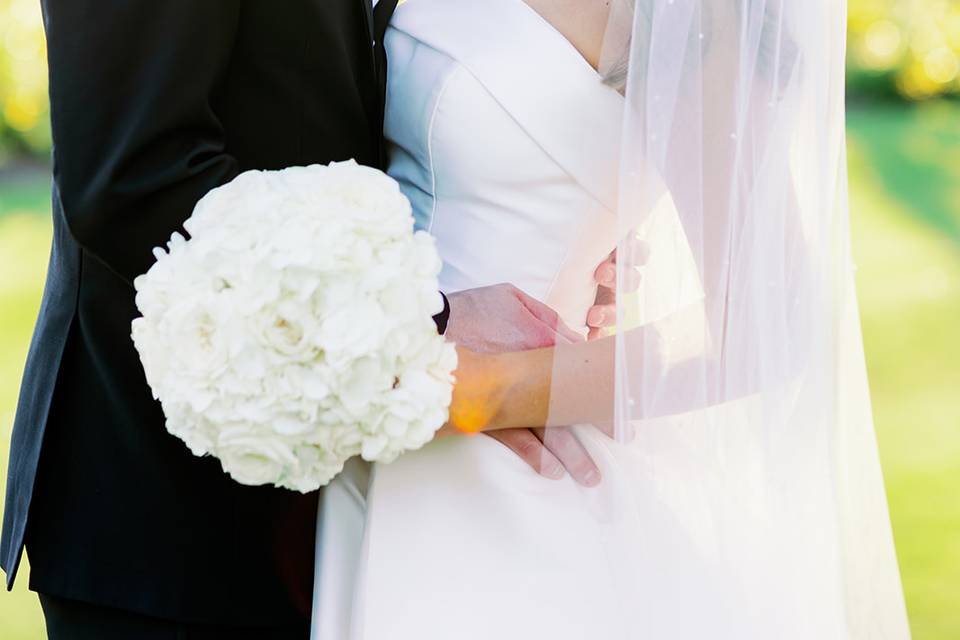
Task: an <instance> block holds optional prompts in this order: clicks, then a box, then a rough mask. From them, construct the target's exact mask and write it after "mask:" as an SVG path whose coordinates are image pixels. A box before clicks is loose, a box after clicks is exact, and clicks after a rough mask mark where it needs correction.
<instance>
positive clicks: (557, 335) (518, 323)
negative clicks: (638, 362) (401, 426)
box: [445, 241, 648, 487]
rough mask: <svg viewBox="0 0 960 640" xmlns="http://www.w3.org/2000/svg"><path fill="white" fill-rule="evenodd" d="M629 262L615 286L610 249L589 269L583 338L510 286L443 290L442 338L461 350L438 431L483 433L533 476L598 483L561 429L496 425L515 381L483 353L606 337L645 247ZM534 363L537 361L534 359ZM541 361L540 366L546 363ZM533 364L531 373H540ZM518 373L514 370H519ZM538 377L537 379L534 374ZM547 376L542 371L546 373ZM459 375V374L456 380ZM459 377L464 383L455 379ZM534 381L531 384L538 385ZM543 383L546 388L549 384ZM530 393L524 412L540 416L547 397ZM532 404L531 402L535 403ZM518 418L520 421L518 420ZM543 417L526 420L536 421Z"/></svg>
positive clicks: (582, 452) (634, 250) (635, 280)
mask: <svg viewBox="0 0 960 640" xmlns="http://www.w3.org/2000/svg"><path fill="white" fill-rule="evenodd" d="M629 254H630V256H629V258H628V259H629V262H628V263H627V264H624V265H621V266H622V267H623V268H622V269H621V273H622V274H623V275H622V276H621V277H622V278H623V279H624V282H621V283H620V286H619V287H618V283H617V271H618V269H617V252H616V251H614V252H613V253H611V254H610V256H608V258H607V259H606V260H604V261H603V262H602V263H601V264H600V265H599V266H598V267H597V269H596V270H595V272H594V279H595V280H596V282H597V296H596V301H595V303H594V305H593V306H592V307H591V308H590V309H589V310H588V311H587V312H586V316H585V321H584V324H585V326H586V329H587V331H586V337H585V336H584V335H583V334H581V333H578V332H577V331H574V330H573V329H571V328H570V327H569V326H567V324H566V323H565V322H564V321H563V319H561V318H560V316H559V315H558V314H557V313H556V312H555V311H554V310H553V309H551V308H550V307H549V306H547V305H545V304H544V303H542V302H540V301H538V300H536V299H534V298H532V297H530V296H528V295H527V294H525V293H524V292H522V291H520V290H519V289H517V288H516V287H514V286H513V285H510V284H498V285H494V286H489V287H483V288H478V289H469V290H466V291H461V292H459V293H454V294H451V295H449V301H450V319H449V323H448V325H447V332H446V335H447V337H448V338H449V339H450V340H452V341H453V342H455V343H456V344H457V346H458V348H460V350H461V367H460V370H459V371H458V388H457V392H456V393H457V394H458V395H459V398H455V400H454V406H453V407H451V423H452V424H451V425H450V426H448V427H446V428H445V430H446V431H447V432H448V433H449V432H453V431H483V432H484V434H485V435H487V436H489V437H492V438H494V439H496V440H498V441H500V442H501V443H503V444H504V445H506V446H507V447H508V448H509V449H511V450H512V451H514V452H515V453H516V454H517V455H519V456H520V457H521V458H522V459H523V460H524V461H525V462H526V463H527V464H529V465H530V466H531V467H532V468H533V469H534V470H536V471H537V472H538V473H540V474H541V475H543V476H545V477H548V478H554V479H560V478H562V477H564V475H565V474H566V473H569V474H570V475H571V476H572V477H573V478H574V480H576V481H577V482H579V483H580V484H582V485H584V486H587V487H592V486H596V485H597V484H599V483H600V480H601V477H600V471H599V469H598V468H597V465H596V464H595V463H594V461H593V460H592V459H591V457H590V455H589V453H588V452H587V450H586V449H585V448H584V446H583V445H582V444H581V443H580V441H579V440H578V439H577V437H576V435H575V434H574V432H573V430H571V429H570V428H569V427H566V426H554V427H552V428H550V429H549V437H547V434H548V431H547V429H545V428H543V427H542V426H537V427H534V428H526V427H512V428H504V426H503V424H509V423H511V420H505V421H499V420H497V419H496V414H497V412H498V411H500V410H502V407H503V405H504V404H505V403H502V402H500V401H499V396H500V395H501V394H504V393H506V392H507V391H506V389H515V390H516V391H517V392H519V393H521V394H522V393H523V390H522V388H520V389H516V387H517V385H516V384H514V382H515V379H514V380H512V381H510V382H507V383H506V384H504V382H503V378H504V376H503V373H504V370H503V368H502V367H490V366H489V365H488V364H486V361H485V360H484V354H508V353H515V352H526V351H534V350H539V351H540V352H541V353H544V354H545V353H546V352H547V350H549V349H550V348H552V347H555V346H557V345H560V344H572V343H577V342H584V341H585V340H591V341H592V340H596V339H598V338H603V337H605V336H606V335H607V333H608V330H609V329H610V327H612V326H613V325H614V324H615V323H616V319H617V312H616V298H617V290H618V288H619V290H620V291H622V292H632V291H635V290H636V289H637V287H638V286H639V284H640V273H639V268H640V267H641V266H643V264H645V263H646V260H647V256H648V251H647V248H646V246H645V245H644V244H643V243H640V242H639V241H638V242H636V243H634V246H631V247H630V250H629ZM541 360H542V359H541ZM549 366H550V365H549V364H548V365H546V368H549ZM544 369H545V367H540V369H539V370H541V371H542V370H544ZM520 375H522V374H520ZM541 377H543V376H541ZM547 377H549V374H548V376H547ZM464 378H466V379H464ZM463 382H466V384H461V383H463ZM543 386H544V385H542V384H541V385H540V387H539V388H543ZM549 386H550V383H549V380H548V381H547V382H546V388H547V389H549ZM546 396H547V397H544V394H536V393H531V394H529V396H528V402H529V403H530V404H531V405H534V406H533V407H532V409H531V412H532V413H534V414H539V415H543V416H544V417H546V414H547V412H548V408H547V404H548V403H549V397H548V396H549V394H546ZM536 405H539V406H536ZM521 422H522V421H521ZM545 422H546V421H545V420H537V421H531V424H538V425H539V424H544V423H545Z"/></svg>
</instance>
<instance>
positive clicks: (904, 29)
mask: <svg viewBox="0 0 960 640" xmlns="http://www.w3.org/2000/svg"><path fill="white" fill-rule="evenodd" d="M849 28H850V45H849V56H848V65H849V79H850V88H851V93H852V94H853V95H856V94H858V93H888V94H891V95H893V94H896V95H900V96H903V97H905V98H907V99H909V100H923V99H927V98H933V97H937V96H943V95H950V94H958V93H960V0H850V24H849Z"/></svg>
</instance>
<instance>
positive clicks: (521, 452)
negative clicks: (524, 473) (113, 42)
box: [485, 429, 564, 480]
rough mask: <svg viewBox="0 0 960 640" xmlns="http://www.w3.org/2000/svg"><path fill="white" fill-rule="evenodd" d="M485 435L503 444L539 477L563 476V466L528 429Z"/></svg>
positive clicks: (492, 432)
mask: <svg viewBox="0 0 960 640" xmlns="http://www.w3.org/2000/svg"><path fill="white" fill-rule="evenodd" d="M485 435H487V436H489V437H491V438H493V439H494V440H497V441H498V442H501V443H502V444H504V445H505V446H506V447H507V448H508V449H510V450H511V451H513V452H514V453H515V454H517V455H518V456H520V458H521V459H522V460H523V461H524V462H526V463H527V464H529V465H530V466H531V467H532V468H533V470H534V471H536V472H537V473H539V474H540V475H542V476H544V477H546V478H552V479H554V480H559V479H560V478H562V477H563V476H564V472H563V465H562V464H560V461H559V460H557V458H556V456H554V455H553V454H552V453H550V451H548V450H547V448H546V447H545V446H544V445H543V442H542V441H541V440H540V439H539V438H537V436H535V435H533V432H532V431H530V429H503V430H501V431H488V432H487V433H486V434H485Z"/></svg>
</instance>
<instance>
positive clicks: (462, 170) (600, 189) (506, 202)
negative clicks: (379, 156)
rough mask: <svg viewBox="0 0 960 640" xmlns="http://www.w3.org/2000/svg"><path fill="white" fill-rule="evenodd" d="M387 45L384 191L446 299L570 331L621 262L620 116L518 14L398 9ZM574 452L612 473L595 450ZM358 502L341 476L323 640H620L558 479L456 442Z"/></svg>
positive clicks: (614, 100) (498, 0) (322, 606)
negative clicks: (437, 269)
mask: <svg viewBox="0 0 960 640" xmlns="http://www.w3.org/2000/svg"><path fill="white" fill-rule="evenodd" d="M386 38H387V39H386V42H385V45H386V48H387V53H388V61H389V73H388V87H387V105H386V118H385V125H384V126H385V134H386V137H387V139H388V141H389V148H390V164H389V173H390V175H391V176H392V177H393V178H395V179H396V180H397V181H398V182H399V183H400V185H401V188H402V190H403V192H404V193H405V194H406V195H407V197H408V198H409V199H410V201H411V202H412V204H413V209H414V215H415V217H416V220H417V226H418V227H419V228H422V229H426V230H428V231H429V232H430V233H431V234H432V235H433V236H434V237H435V238H436V242H437V246H438V249H439V252H440V256H441V258H442V259H443V263H444V267H443V271H442V273H441V276H440V286H441V290H443V291H445V292H448V293H449V292H455V291H459V290H463V289H469V288H474V287H480V286H485V285H490V284H496V283H501V282H509V283H512V284H514V285H515V286H517V287H519V288H520V289H522V290H524V291H526V292H527V293H528V294H530V295H532V296H534V297H536V298H538V299H540V300H543V301H545V302H546V303H547V304H549V305H550V306H552V307H553V308H554V309H556V310H557V311H558V312H559V313H560V315H561V316H562V317H563V318H564V319H565V320H566V322H567V323H568V324H569V325H570V326H572V327H574V328H578V329H580V330H583V329H584V326H583V325H584V322H585V318H586V313H587V310H588V309H589V307H590V305H591V304H592V303H593V301H594V298H595V295H596V283H595V281H594V279H593V273H594V270H595V269H596V266H597V265H598V264H600V262H602V261H603V259H604V258H605V257H606V256H607V255H608V254H609V253H610V252H611V251H612V250H613V249H614V247H615V246H616V244H617V224H616V216H615V214H614V211H615V208H616V197H617V194H616V177H617V171H616V168H617V161H618V156H619V139H620V126H621V122H622V110H623V98H622V96H621V95H620V94H619V93H617V92H616V91H615V90H613V89H611V88H610V87H608V86H606V85H605V84H604V83H603V82H602V80H601V78H600V76H599V74H598V73H597V72H596V71H595V70H594V69H593V67H591V66H590V64H589V63H588V62H587V61H586V60H585V59H584V58H583V57H582V56H581V54H580V53H579V51H577V49H575V48H574V47H573V45H571V44H570V42H569V41H568V40H566V39H565V38H564V36H563V35H561V34H560V33H559V32H558V31H557V30H556V29H554V28H553V27H552V26H551V25H550V24H549V23H548V22H546V21H545V20H544V19H543V18H542V17H541V16H540V15H539V14H538V13H536V12H535V11H534V10H533V9H531V8H530V7H529V6H528V5H526V4H525V3H524V2H523V0H487V1H486V2H476V1H475V0H409V1H408V2H406V3H404V4H401V6H400V7H399V9H398V10H397V12H396V14H395V16H394V19H393V22H392V26H391V28H390V30H389V31H388V33H387V37H386ZM591 432H592V429H591ZM581 435H582V436H583V438H584V442H585V445H586V446H587V447H588V448H589V449H590V451H591V453H592V454H593V456H594V459H595V460H596V461H597V462H598V464H599V466H600V467H601V469H604V468H610V466H611V465H612V464H613V452H612V451H611V450H610V448H609V447H610V445H609V444H608V443H605V442H603V440H604V439H603V437H602V436H599V437H594V436H593V435H592V433H582V434H581ZM365 482H366V479H365V477H364V476H363V474H362V473H357V474H353V473H350V474H343V475H342V476H341V477H340V478H338V479H337V481H336V482H335V483H334V485H333V486H331V487H329V488H328V489H327V491H326V492H325V495H324V498H323V500H324V504H323V506H322V508H321V520H320V541H321V544H320V547H319V553H320V556H319V558H320V559H319V569H318V591H317V592H318V594H319V596H318V597H319V601H318V604H317V607H318V611H319V616H318V617H317V619H318V620H319V621H320V622H321V623H322V625H323V627H324V629H323V630H322V631H321V632H320V633H318V634H317V635H316V637H317V638H321V639H322V640H327V639H328V638H329V639H330V640H333V639H334V638H336V639H337V640H342V639H343V638H351V640H359V639H365V640H372V639H376V640H389V639H390V638H397V639H402V640H409V639H412V638H418V640H430V639H432V638H437V639H439V638H449V637H457V638H460V639H461V640H467V639H473V638H477V639H480V638H484V639H486V638H492V637H543V636H544V635H545V633H546V634H548V635H551V636H552V637H554V638H561V639H569V640H582V639H583V638H585V637H589V636H590V635H591V634H597V633H599V634H600V635H594V636H593V637H607V638H614V637H623V634H622V629H621V628H620V627H619V626H618V625H620V624H621V623H622V618H621V617H620V616H617V615H615V613H614V609H615V608H616V607H617V606H620V602H619V600H620V596H619V595H618V594H615V593H612V592H611V591H610V590H609V587H608V585H610V584H613V583H614V582H613V581H611V580H609V579H608V578H609V574H610V571H616V568H612V567H611V566H610V563H609V557H608V556H607V555H606V554H607V549H606V547H605V545H604V544H583V542H584V541H590V540H593V541H596V542H599V541H600V540H603V542H604V543H605V544H613V543H614V542H615V538H616V536H617V535H618V534H617V533H616V531H614V530H612V529H609V527H608V525H604V524H602V523H603V521H604V520H605V514H608V513H610V512H611V511H610V510H611V509H612V505H610V504H607V503H606V502H605V501H604V500H602V499H600V498H598V496H597V495H593V496H591V495H590V494H584V493H583V492H582V490H581V489H580V488H579V487H578V486H577V485H576V483H575V482H574V481H573V480H572V479H571V478H569V477H566V478H565V479H563V480H560V481H557V480H549V479H545V478H542V477H540V476H538V475H537V474H536V473H534V472H533V471H532V470H531V469H530V468H529V467H528V466H527V465H526V463H524V462H523V461H521V460H520V458H519V457H518V456H516V455H515V454H514V453H512V452H511V451H509V450H507V449H506V448H505V447H504V446H503V445H501V444H500V443H499V442H497V441H495V440H493V439H491V438H487V437H451V438H445V439H443V440H441V441H436V442H433V443H431V444H429V445H428V446H426V447H424V448H423V449H422V450H420V451H415V452H410V453H408V454H405V455H404V456H402V457H401V458H400V459H399V460H397V461H396V462H394V463H392V464H390V465H385V466H377V467H376V469H375V470H374V474H373V480H372V483H371V485H370V488H369V493H368V495H367V500H366V504H364V500H363V498H362V493H363V489H364V488H365V486H361V485H365ZM364 510H365V511H366V514H365V515H366V524H365V527H364V528H365V531H363V532H362V535H363V539H364V548H363V551H362V553H361V552H358V551H357V550H356V549H355V547H354V546H353V544H352V543H351V542H350V540H351V537H352V536H353V537H355V538H359V537H360V535H361V534H360V532H358V531H354V530H353V529H356V528H358V527H359V525H358V524H356V523H357V522H358V518H361V517H362V515H361V514H362V513H363V512H364ZM598 516H599V517H598ZM350 523H353V524H350ZM558 523H563V525H564V526H563V530H562V531H557V530H556V527H557V524H558ZM345 527H346V528H351V531H350V532H345V531H344V528H345ZM324 539H326V542H324ZM467 549H468V550H469V552H468V553H465V550H467ZM354 555H356V556H359V557H357V558H356V562H358V563H359V566H360V569H359V571H358V574H357V575H358V584H357V587H356V591H355V597H354V598H352V599H350V598H347V599H346V600H345V599H344V598H343V594H344V592H345V591H347V592H349V591H350V590H352V587H351V586H349V585H350V584H351V580H352V577H351V576H352V575H353V574H352V573H351V571H352V569H351V567H352V564H353V562H354V560H353V559H352V557H353V556H354ZM451 563H455V564H456V567H457V569H456V571H451ZM324 565H326V566H324ZM463 577H467V578H468V579H466V580H464V579H462V578H463ZM585 582H588V583H594V584H596V585H597V586H596V588H595V589H593V590H591V591H590V592H589V593H584V591H583V589H582V588H581V585H582V584H584V583H585ZM531 593H535V594H536V596H537V599H536V602H537V603H539V605H534V603H533V602H532V601H531V600H530V598H529V596H530V594H531ZM537 606H539V607H541V610H540V611H539V612H538V611H537V610H536V607H537ZM490 608H496V609H497V615H495V616H480V617H478V616H477V615H476V613H477V611H478V609H480V610H482V609H490ZM544 608H545V609H548V610H551V611H554V610H556V611H565V612H566V613H565V614H564V615H560V616H556V615H554V616H553V617H552V619H551V620H546V619H545V616H544V615H543V614H544V611H543V609H544ZM351 617H352V620H353V621H352V624H350V623H347V622H344V620H346V619H349V618H351ZM467 619H469V620H470V622H469V628H467V627H465V626H464V623H463V621H464V620H467ZM608 623H609V624H608ZM347 626H348V627H350V628H349V630H345V629H344V627H347ZM505 634H506V635H505Z"/></svg>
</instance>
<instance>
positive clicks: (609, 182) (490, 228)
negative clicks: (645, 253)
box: [384, 0, 623, 328]
mask: <svg viewBox="0 0 960 640" xmlns="http://www.w3.org/2000/svg"><path fill="white" fill-rule="evenodd" d="M386 46H387V51H388V56H389V74H388V77H389V80H388V88H387V109H386V119H385V125H384V127H385V134H386V137H387V139H388V141H389V145H390V167H389V173H390V174H391V175H392V176H393V177H394V178H395V179H397V180H398V181H399V182H400V185H401V188H402V189H403V191H404V193H405V194H406V195H407V196H408V197H409V198H410V200H411V202H412V203H413V207H414V212H415V215H416V219H417V223H418V226H419V227H420V228H423V229H427V230H429V231H430V233H431V234H432V235H433V236H434V237H435V238H436V240H437V244H438V248H439V251H440V255H441V258H442V259H443V262H444V268H443V271H442V273H441V276H440V284H441V289H442V290H444V291H446V292H453V291H459V290H462V289H468V288H473V287H478V286H484V285H489V284H496V283H500V282H510V283H512V284H514V285H516V286H517V287H519V288H520V289H522V290H524V291H526V292H527V293H528V294H530V295H532V296H534V297H536V298H538V299H541V300H543V301H545V302H547V303H548V304H550V305H551V306H553V307H554V308H555V309H557V311H559V312H560V314H561V316H562V317H564V319H566V320H567V322H568V323H569V324H571V326H574V327H581V328H582V325H583V323H584V320H585V316H586V311H587V309H588V308H589V306H590V305H591V304H592V301H593V299H594V296H595V293H596V284H595V283H594V281H593V277H592V276H593V271H594V269H595V268H596V266H597V265H598V264H599V263H600V262H601V261H602V260H603V258H604V257H605V256H606V255H607V254H608V253H609V252H610V251H611V250H612V249H613V248H614V246H615V245H616V237H615V232H616V225H615V219H614V214H613V209H614V206H615V199H616V161H617V157H618V151H619V146H618V140H619V134H620V131H619V127H620V123H621V121H622V117H621V112H622V109H623V99H622V97H621V96H620V95H619V94H618V93H617V92H616V91H614V90H613V89H611V88H609V87H607V86H605V85H604V84H603V82H602V81H601V79H600V77H599V75H598V74H597V73H596V71H595V70H594V69H593V68H592V67H591V66H590V65H589V64H588V63H587V61H586V60H585V59H584V58H583V57H582V56H581V54H580V53H579V52H578V51H577V50H576V49H575V48H574V47H573V46H572V45H571V44H570V43H569V42H568V41H567V40H566V39H565V38H564V37H563V36H562V35H561V34H560V33H559V32H557V31H556V30H555V29H554V28H553V27H552V26H551V25H550V24H549V23H547V22H546V21H544V19H543V18H541V17H540V16H539V15H538V14H537V13H536V12H534V11H533V10H532V9H531V8H529V7H528V6H527V5H526V4H525V3H524V2H523V1H522V0H494V1H493V2H482V3H478V2H472V1H468V0H412V1H410V2H407V3H405V4H403V5H401V7H400V8H399V9H398V10H397V13H396V16H395V17H394V21H393V24H392V27H391V29H390V31H389V32H388V35H387V40H386Z"/></svg>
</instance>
